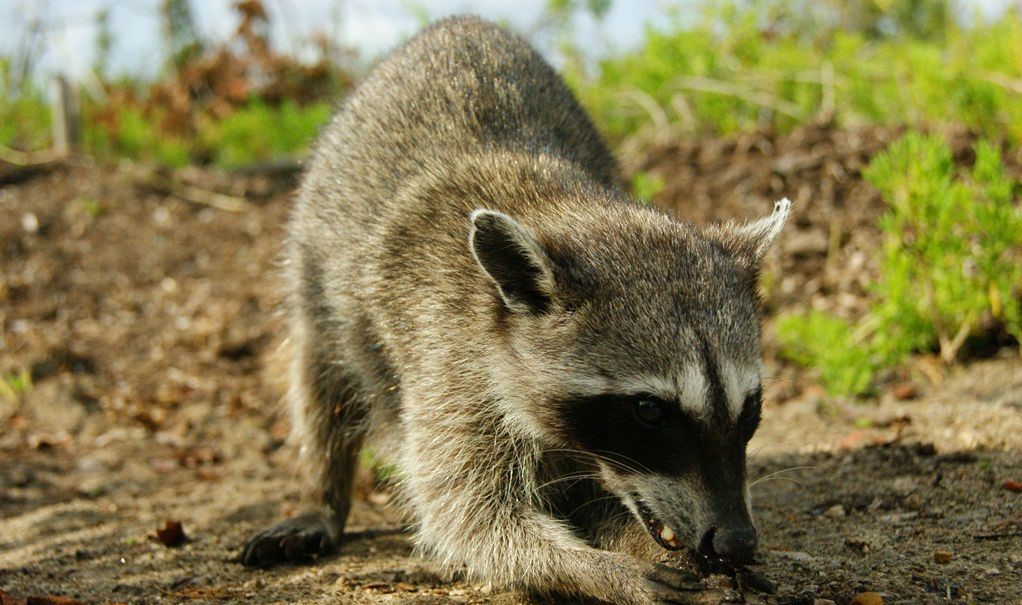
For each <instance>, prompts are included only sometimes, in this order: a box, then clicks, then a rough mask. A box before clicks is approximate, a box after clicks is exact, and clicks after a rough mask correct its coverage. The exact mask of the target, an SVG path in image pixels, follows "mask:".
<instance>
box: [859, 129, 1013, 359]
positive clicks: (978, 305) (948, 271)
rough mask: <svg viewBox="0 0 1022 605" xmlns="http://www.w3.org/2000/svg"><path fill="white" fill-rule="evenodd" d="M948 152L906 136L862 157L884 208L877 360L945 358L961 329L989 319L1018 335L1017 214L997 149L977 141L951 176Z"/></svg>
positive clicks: (976, 329) (977, 330)
mask: <svg viewBox="0 0 1022 605" xmlns="http://www.w3.org/2000/svg"><path fill="white" fill-rule="evenodd" d="M954 173H955V169H954V162H953V159H952V157H951V150H950V149H949V148H948V146H947V145H946V144H945V143H944V142H943V141H941V140H939V139H937V138H935V137H932V136H923V135H919V134H909V135H906V136H905V137H903V138H902V139H900V140H898V141H897V142H895V143H894V144H892V145H891V146H890V147H889V148H888V150H887V151H886V152H884V153H882V154H880V155H879V156H877V157H876V158H874V159H873V161H872V162H870V165H869V167H868V169H867V170H866V172H865V176H866V179H867V180H868V181H869V182H870V183H872V184H873V186H874V187H876V188H877V190H879V191H880V193H881V195H882V196H883V198H884V200H885V201H886V202H887V205H888V210H887V212H886V213H885V214H884V216H883V218H882V219H881V227H882V228H883V232H884V246H883V252H882V257H881V268H880V271H881V277H880V280H879V281H878V282H877V284H876V288H875V290H876V295H877V303H876V304H875V305H874V307H873V310H872V314H873V315H874V316H875V317H876V319H877V321H878V330H877V335H876V338H875V340H876V343H877V349H878V351H879V352H880V353H881V354H882V355H883V356H884V358H885V359H886V360H889V361H892V362H896V361H899V360H900V359H901V358H902V357H903V356H904V355H905V354H907V353H910V352H912V351H928V350H934V349H936V350H939V351H940V353H941V356H942V357H943V358H944V359H945V360H946V361H953V360H954V359H955V357H956V355H957V353H958V350H959V348H960V347H961V345H962V344H963V343H964V342H965V340H966V339H967V338H969V337H970V336H981V335H982V332H983V331H984V330H989V329H991V326H992V325H994V324H996V325H997V326H999V327H1003V328H1004V329H1006V330H1007V331H1008V332H1009V333H1011V334H1012V335H1014V336H1015V337H1016V338H1018V337H1020V336H1022V323H1020V320H1019V316H1020V305H1019V294H1020V292H1019V289H1020V288H1022V215H1020V214H1019V211H1018V210H1017V209H1016V208H1015V207H1014V206H1013V204H1012V194H1013V191H1012V189H1013V185H1012V183H1011V181H1009V180H1008V179H1007V178H1006V177H1005V175H1004V169H1003V167H1002V165H1001V158H1000V154H999V153H998V151H997V150H996V149H995V148H994V147H993V146H991V145H989V144H987V143H980V144H979V145H977V146H976V163H975V166H974V167H973V169H972V170H971V171H963V174H962V178H960V179H955V178H954V177H955V174H954Z"/></svg>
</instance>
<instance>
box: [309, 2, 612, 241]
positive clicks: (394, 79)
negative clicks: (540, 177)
mask: <svg viewBox="0 0 1022 605" xmlns="http://www.w3.org/2000/svg"><path fill="white" fill-rule="evenodd" d="M501 149H509V150H514V151H525V152H546V153H548V154H552V155H555V156H559V157H561V158H563V159H566V160H568V161H570V162H572V163H575V164H577V165H578V166H580V167H581V168H583V169H584V170H585V171H586V172H588V173H589V174H591V175H592V177H593V178H594V179H595V180H596V181H598V182H600V183H601V184H607V185H610V184H611V183H612V182H613V179H614V177H615V172H616V167H615V163H614V160H613V158H612V157H611V155H610V154H609V153H608V151H607V149H606V147H605V146H604V144H603V142H602V141H601V139H600V137H599V135H598V134H597V132H596V130H595V128H594V127H593V126H592V123H591V122H590V120H589V119H588V117H587V116H586V114H585V113H584V111H583V110H582V109H581V107H579V105H578V103H577V102H576V100H575V98H574V97H573V96H572V94H571V93H570V92H569V91H568V89H567V87H566V86H565V85H564V83H563V81H562V80H561V78H560V77H559V76H558V75H557V74H556V73H555V72H554V71H553V69H552V68H551V67H550V66H549V65H548V64H547V63H546V62H545V61H544V60H543V59H542V57H540V56H539V54H538V53H536V51H535V50H533V49H532V48H531V47H530V46H529V45H528V43H526V42H525V41H524V40H522V39H521V38H519V37H518V36H515V35H513V34H510V33H508V32H506V31H504V30H502V29H500V28H498V27H497V26H495V25H493V24H491V23H488V22H486V21H483V20H481V19H478V18H474V17H455V18H450V19H445V20H442V21H439V22H437V23H436V24H434V25H432V26H431V27H429V28H427V29H425V30H423V31H422V32H420V33H419V34H418V35H416V36H415V37H414V38H412V39H411V40H409V41H408V42H407V43H406V44H404V45H403V46H401V47H399V48H397V49H396V50H395V51H393V52H392V53H391V54H390V55H389V56H387V57H385V58H384V59H383V60H382V61H381V62H380V63H379V64H378V65H377V66H376V67H375V68H374V69H373V70H372V71H371V73H370V74H369V76H368V77H367V79H366V80H365V81H364V82H363V83H362V84H361V85H360V86H359V88H358V89H357V90H356V91H355V92H354V93H353V94H352V95H351V96H350V97H349V98H348V100H347V101H346V103H345V104H344V106H343V108H342V110H341V111H340V113H339V114H338V115H337V117H336V118H335V119H334V121H333V123H332V124H331V125H330V126H329V127H328V128H327V130H326V132H325V133H324V135H323V137H322V139H321V140H320V143H319V145H318V148H317V150H316V154H315V158H314V160H313V164H312V167H311V169H310V172H309V174H308V177H307V180H306V187H305V194H304V196H303V197H304V198H305V199H306V202H305V203H306V204H309V203H312V204H315V205H323V204H325V205H326V206H328V207H329V206H332V208H320V209H319V210H321V211H325V214H326V215H327V216H333V217H334V218H338V219H340V218H341V217H340V216H339V214H343V215H344V217H346V218H347V219H348V220H346V221H344V222H348V221H350V220H355V221H357V222H362V223H365V222H372V219H373V218H374V217H379V216H380V215H381V213H383V214H385V213H386V210H387V207H388V205H389V204H390V202H391V200H393V199H394V197H395V195H394V194H395V192H396V191H398V190H399V189H401V188H402V187H406V186H407V185H408V184H409V182H411V181H413V180H415V179H421V178H438V179H442V178H443V176H444V174H445V172H447V171H449V170H450V169H451V164H452V163H453V162H455V161H456V160H457V159H458V158H464V156H465V155H466V154H472V153H475V152H480V153H481V152H484V151H487V150H501ZM338 206H341V207H338ZM348 227H349V228H351V227H352V226H351V225H348ZM356 229H357V227H356Z"/></svg>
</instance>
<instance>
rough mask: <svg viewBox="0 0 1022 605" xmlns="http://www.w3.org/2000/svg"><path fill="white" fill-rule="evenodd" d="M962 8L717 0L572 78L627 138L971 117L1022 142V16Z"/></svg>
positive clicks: (608, 128)
mask: <svg viewBox="0 0 1022 605" xmlns="http://www.w3.org/2000/svg"><path fill="white" fill-rule="evenodd" d="M949 11H950V9H949V8H948V3H947V2H945V1H939V0H883V1H880V0H872V1H871V0H859V1H855V2H837V1H836V0H835V1H832V2H814V1H812V0H768V1H766V2H740V1H737V0H730V1H727V2H723V3H707V4H705V5H704V9H703V11H702V12H701V13H699V14H697V15H695V16H694V17H693V15H691V14H688V13H683V12H682V11H681V10H680V9H676V10H673V11H669V12H668V15H667V18H666V19H665V20H664V21H663V22H658V23H657V24H656V25H655V26H653V25H650V26H649V27H648V29H647V31H646V35H645V41H644V42H643V44H642V45H641V47H640V48H638V49H636V50H635V51H632V52H628V53H625V54H622V55H620V56H615V57H612V58H610V59H606V60H604V61H601V62H600V63H599V65H598V66H597V68H596V69H595V71H594V73H592V74H586V73H583V72H581V71H579V70H576V71H575V72H574V73H572V74H571V78H572V81H573V82H574V84H575V86H576V88H577V90H578V91H579V94H580V96H581V97H582V100H583V102H584V103H585V104H586V105H587V106H588V107H589V108H590V109H591V110H592V112H593V114H594V116H595V119H596V122H597V123H598V124H599V125H600V126H601V127H602V128H603V130H604V132H605V133H606V134H607V135H608V136H609V137H610V138H611V139H612V140H614V141H621V140H622V139H624V138H626V137H633V136H646V137H650V136H654V135H657V134H659V135H663V134H668V133H670V131H671V130H672V129H673V130H674V131H675V132H677V131H679V130H680V131H682V132H692V131H695V132H705V133H730V132H734V131H739V130H749V129H759V128H776V129H780V130H786V129H790V128H792V127H793V126H795V125H798V124H801V123H804V122H806V121H808V120H812V119H816V118H819V117H824V118H828V119H830V118H833V119H835V120H837V122H838V123H840V124H848V123H856V122H880V123H898V124H909V125H919V124H932V123H959V124H964V125H966V126H969V127H972V128H975V129H978V130H980V131H981V132H983V133H985V134H988V135H991V136H1000V135H1001V134H1002V133H1004V134H1007V135H1008V136H1009V137H1010V138H1011V139H1012V140H1013V141H1019V140H1020V139H1022V17H1020V15H1019V13H1017V12H1012V11H1008V12H1007V13H1006V14H1005V15H1004V16H1003V17H1001V18H999V19H997V20H996V21H992V22H985V21H983V20H982V19H979V18H978V17H975V18H973V19H972V20H973V23H972V24H971V25H970V26H965V25H962V24H961V23H960V19H956V18H953V16H952V15H950V14H949ZM966 17H973V16H971V15H965V16H962V17H961V18H962V19H964V18H966ZM693 19H694V22H693Z"/></svg>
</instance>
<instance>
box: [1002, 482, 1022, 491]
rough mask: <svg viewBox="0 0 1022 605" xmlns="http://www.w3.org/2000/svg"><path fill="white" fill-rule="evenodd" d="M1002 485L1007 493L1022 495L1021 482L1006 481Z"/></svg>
mask: <svg viewBox="0 0 1022 605" xmlns="http://www.w3.org/2000/svg"><path fill="white" fill-rule="evenodd" d="M1003 485H1004V489H1006V490H1008V491H1009V492H1015V493H1022V482H1019V481H1012V480H1011V479H1006V480H1005V481H1004V484H1003Z"/></svg>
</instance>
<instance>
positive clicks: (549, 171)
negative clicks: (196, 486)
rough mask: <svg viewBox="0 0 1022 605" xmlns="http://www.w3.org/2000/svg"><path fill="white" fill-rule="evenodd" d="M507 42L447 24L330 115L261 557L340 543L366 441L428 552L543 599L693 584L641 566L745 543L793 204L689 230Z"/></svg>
mask: <svg viewBox="0 0 1022 605" xmlns="http://www.w3.org/2000/svg"><path fill="white" fill-rule="evenodd" d="M616 177H617V167H616V163H615V160H614V159H613V158H612V156H611V154H610V153H609V152H608V151H607V148H606V147H605V145H604V143H603V142H602V141H601V139H600V136H599V135H598V134H597V132H596V130H595V128H594V127H593V125H592V123H591V122H590V120H589V118H588V117H587V116H586V114H585V113H584V112H583V110H582V109H581V108H580V106H579V104H578V103H577V101H576V100H575V98H574V97H573V95H572V94H571V93H570V92H569V90H568V88H567V87H566V86H565V84H564V83H563V81H562V80H561V79H560V77H559V76H558V75H557V74H556V73H555V72H554V70H553V69H552V68H551V67H550V66H549V65H548V64H547V63H546V62H545V61H544V60H543V59H542V58H541V57H540V56H539V55H538V53H536V52H535V51H534V50H533V49H532V48H531V47H530V46H529V45H528V44H527V43H526V42H525V41H524V40H522V39H520V38H519V37H517V36H515V35H513V34H511V33H508V32H506V31H504V30H502V29H500V28H498V27H496V26H495V25H492V24H490V23H487V22H486V21H483V20H480V19H478V18H474V17H457V18H449V19H446V20H442V21H439V22H437V23H435V24H434V25H432V26H430V27H428V28H426V29H425V30H423V31H422V32H420V33H419V34H418V35H416V36H415V37H413V38H412V39H411V40H409V41H408V42H407V43H405V44H404V45H403V46H401V47H399V48H398V49H396V50H395V51H393V52H392V53H391V54H390V55H389V56H387V57H386V58H384V59H383V60H382V61H381V62H380V63H378V64H377V65H376V66H375V67H374V69H373V70H372V71H371V73H370V74H369V75H368V77H367V78H366V80H365V81H364V82H363V83H362V84H361V86H360V87H359V88H358V89H357V90H356V91H355V92H354V93H353V94H352V95H351V96H349V97H348V98H347V100H346V101H345V103H344V105H343V107H342V109H341V110H340V112H339V113H338V114H337V116H336V117H335V118H334V120H333V122H332V123H331V124H330V125H329V127H328V128H327V129H326V130H325V132H324V133H323V135H322V137H321V140H320V142H319V143H318V147H317V149H316V151H315V154H314V159H313V160H312V161H311V164H310V167H309V170H308V172H307V174H306V176H305V178H304V180H303V184H302V186H301V188H300V192H299V195H298V200H297V204H296V207H295V209H294V211H293V215H292V218H291V221H290V223H289V227H288V237H287V243H286V259H287V264H286V277H287V284H288V288H289V291H288V295H289V303H288V304H289V308H288V315H289V319H290V339H291V341H292V347H293V350H294V358H293V363H292V365H291V370H290V391H289V394H288V400H289V403H290V408H291V411H292V412H293V418H292V420H293V427H294V437H295V439H296V442H297V444H298V445H299V446H300V458H301V461H302V463H303V467H304V469H305V472H306V477H307V483H308V485H309V487H310V506H309V509H308V511H307V512H306V513H304V514H301V515H299V516H297V517H295V518H292V519H290V520H286V521H284V522H282V523H280V524H278V525H276V526H273V527H271V528H269V529H267V530H265V531H262V532H259V533H257V534H255V535H254V536H252V537H251V538H250V539H249V541H248V542H247V543H246V544H245V546H244V547H243V549H242V552H241V560H242V562H243V563H245V564H246V565H250V566H268V565H272V564H276V563H281V562H289V561H299V560H305V559H308V558H310V557H312V556H313V555H316V554H319V553H325V552H329V551H331V550H333V549H335V548H336V547H337V546H338V545H340V544H342V543H343V541H344V536H343V532H344V526H345V521H346V519H347V516H348V512H349V508H350V503H351V491H352V481H353V477H354V468H355V465H356V461H357V457H358V453H359V451H360V449H361V448H362V447H363V446H364V445H366V444H371V447H372V448H373V451H374V453H375V454H377V455H379V456H382V457H385V458H387V459H389V460H391V461H393V462H394V464H395V465H396V466H397V468H398V473H397V474H398V476H399V477H400V499H401V501H402V502H403V504H404V506H405V507H406V508H407V510H408V512H409V513H410V515H411V518H412V519H414V527H413V530H414V541H415V543H416V545H417V547H418V548H419V549H421V551H422V552H424V553H426V554H427V555H429V556H431V557H432V558H433V559H434V560H435V561H436V562H438V563H439V564H440V565H442V566H444V567H445V568H448V569H452V570H465V571H467V572H468V573H469V574H471V575H472V576H474V577H477V578H480V579H483V580H485V581H489V582H491V583H493V584H494V585H495V586H501V587H509V588H517V589H521V590H524V591H528V592H530V593H533V594H559V595H565V594H568V595H577V596H584V597H594V598H597V599H601V600H603V601H607V602H611V603H619V604H627V605H648V604H650V603H664V602H676V603H683V602H686V601H687V600H688V599H689V598H690V596H689V595H690V594H691V592H690V591H691V590H694V589H695V587H696V586H697V585H698V583H697V582H696V578H694V577H693V576H692V575H691V574H689V573H687V572H684V571H682V570H678V569H673V568H670V567H666V566H663V565H658V564H654V563H653V562H652V561H653V559H654V556H655V555H656V554H657V553H662V552H663V549H682V548H695V549H701V550H703V551H704V552H707V553H714V554H716V555H720V556H723V557H728V558H730V559H731V560H733V561H736V562H747V561H749V560H750V559H751V558H752V557H753V554H754V551H755V548H756V542H757V538H756V528H755V526H754V524H753V521H752V517H751V513H750V500H749V494H748V487H747V482H746V476H745V455H746V454H745V450H746V443H747V442H748V440H749V439H750V438H751V436H752V434H753V432H754V431H755V430H756V427H757V425H758V423H759V419H760V409H761V393H762V390H761V388H760V373H761V362H760V354H759V349H760V343H759V339H760V329H759V306H760V303H759V298H758V294H757V274H758V272H759V266H760V263H761V259H762V257H763V255H764V254H765V252H766V251H767V250H768V249H769V248H770V247H771V244H772V243H773V242H774V240H775V239H776V238H777V236H778V234H779V233H780V231H781V228H782V226H783V224H784V222H785V219H786V217H787V216H788V211H789V204H788V202H787V201H786V200H784V201H782V202H779V203H778V204H777V205H776V206H775V208H774V211H773V213H772V214H770V215H768V216H766V217H765V218H762V219H759V220H756V221H754V222H751V223H748V224H743V225H738V224H727V225H721V226H715V227H710V228H706V229H700V228H697V227H694V226H692V225H689V224H686V223H683V222H680V221H678V220H676V219H674V218H672V217H671V216H668V215H666V214H664V213H663V212H661V211H659V210H657V209H655V208H653V207H650V206H649V205H645V204H642V203H639V202H636V201H633V200H632V199H630V198H629V197H628V196H627V195H626V194H625V193H624V192H623V191H622V190H621V189H620V188H619V186H618V185H617V181H616Z"/></svg>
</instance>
